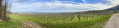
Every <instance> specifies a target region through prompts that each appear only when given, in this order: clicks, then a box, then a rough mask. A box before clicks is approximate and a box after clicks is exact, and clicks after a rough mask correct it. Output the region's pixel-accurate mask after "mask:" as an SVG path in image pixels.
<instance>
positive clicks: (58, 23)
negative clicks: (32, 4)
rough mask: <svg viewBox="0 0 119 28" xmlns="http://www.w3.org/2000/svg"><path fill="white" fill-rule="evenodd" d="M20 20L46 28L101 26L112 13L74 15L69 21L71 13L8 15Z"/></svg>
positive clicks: (89, 27) (88, 27) (95, 27)
mask: <svg viewBox="0 0 119 28" xmlns="http://www.w3.org/2000/svg"><path fill="white" fill-rule="evenodd" d="M10 16H11V17H18V18H20V19H21V20H29V21H33V22H35V23H38V24H39V25H41V26H43V27H46V28H103V27H104V25H105V23H106V22H107V20H108V19H109V18H110V17H111V16H112V15H88V16H87V15H80V17H81V19H80V21H79V19H78V18H77V16H78V15H75V17H74V18H73V21H71V15H51V16H50V15H14V14H12V15H10Z"/></svg>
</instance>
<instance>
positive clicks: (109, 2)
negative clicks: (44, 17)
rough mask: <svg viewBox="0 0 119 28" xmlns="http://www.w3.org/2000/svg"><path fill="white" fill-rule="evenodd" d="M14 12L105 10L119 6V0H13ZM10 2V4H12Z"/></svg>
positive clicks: (12, 9)
mask: <svg viewBox="0 0 119 28" xmlns="http://www.w3.org/2000/svg"><path fill="white" fill-rule="evenodd" d="M11 1H12V8H11V11H12V12H28V13H30V12H32V13H33V12H35V13H36V12H37V13H38V12H39V13H61V12H81V11H88V10H104V9H107V8H110V7H113V6H116V5H118V4H119V0H11ZM11 1H10V2H11Z"/></svg>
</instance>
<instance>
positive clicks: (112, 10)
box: [76, 5, 119, 14]
mask: <svg viewBox="0 0 119 28" xmlns="http://www.w3.org/2000/svg"><path fill="white" fill-rule="evenodd" d="M76 13H77V14H80V13H84V14H88V13H119V5H117V6H115V7H112V8H108V9H105V10H97V11H85V12H76Z"/></svg>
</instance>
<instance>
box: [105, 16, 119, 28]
mask: <svg viewBox="0 0 119 28" xmlns="http://www.w3.org/2000/svg"><path fill="white" fill-rule="evenodd" d="M104 28H119V14H116V15H113V16H112V17H111V18H110V19H109V21H108V22H107V24H106V25H105V27H104Z"/></svg>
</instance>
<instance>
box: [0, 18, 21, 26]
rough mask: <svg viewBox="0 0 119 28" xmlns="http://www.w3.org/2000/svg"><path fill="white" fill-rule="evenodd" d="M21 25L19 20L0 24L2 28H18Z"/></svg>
mask: <svg viewBox="0 0 119 28" xmlns="http://www.w3.org/2000/svg"><path fill="white" fill-rule="evenodd" d="M21 24H22V23H21V22H20V21H19V20H16V19H13V18H12V19H11V21H10V22H0V28H17V27H18V26H20V25H21Z"/></svg>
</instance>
